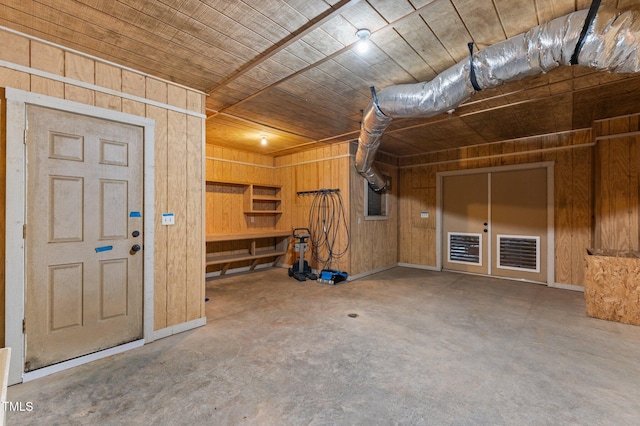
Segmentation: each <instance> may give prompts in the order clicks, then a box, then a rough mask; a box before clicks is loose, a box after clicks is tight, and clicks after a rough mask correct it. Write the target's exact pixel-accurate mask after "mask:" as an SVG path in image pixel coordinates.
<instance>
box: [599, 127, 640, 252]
mask: <svg viewBox="0 0 640 426" xmlns="http://www.w3.org/2000/svg"><path fill="white" fill-rule="evenodd" d="M639 117H640V116H639V115H631V116H625V117H619V118H615V119H610V120H602V121H597V122H595V123H594V132H595V135H596V180H595V193H596V203H595V211H596V223H595V225H596V226H595V234H594V245H595V248H600V249H609V250H623V251H638V250H640V231H639V229H640V224H639V221H640V211H639V210H640V205H639V203H638V199H639V192H640V185H639V179H640V170H639V169H640V134H639V132H640V124H639V122H640V119H639ZM616 135H619V136H616Z"/></svg>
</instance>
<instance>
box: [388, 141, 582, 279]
mask: <svg viewBox="0 0 640 426" xmlns="http://www.w3.org/2000/svg"><path fill="white" fill-rule="evenodd" d="M591 142H592V135H591V131H590V130H582V131H576V132H571V133H560V134H554V135H547V136H540V137H531V138H525V139H518V140H513V141H504V142H500V143H494V144H490V145H482V146H472V147H466V148H459V149H453V150H447V151H440V152H437V153H432V154H428V155H424V156H415V157H407V158H404V159H401V161H400V179H399V180H400V182H399V183H400V190H399V191H400V200H399V229H400V231H399V238H398V241H399V246H398V259H399V260H398V261H399V262H400V263H408V264H414V265H421V266H427V267H435V266H436V238H437V235H436V214H435V213H436V207H437V206H436V173H438V172H444V171H452V170H465V169H472V168H481V167H496V166H504V165H511V164H526V163H536V162H541V161H554V162H555V167H554V174H555V185H554V199H555V211H554V222H555V254H556V260H555V281H556V283H562V284H573V285H578V286H581V285H583V283H584V254H585V252H586V249H587V248H588V247H590V246H591V244H592V212H593V207H592V205H593V169H592V164H593V147H592V146H591ZM422 211H428V212H430V215H429V218H428V219H421V218H420V212H422Z"/></svg>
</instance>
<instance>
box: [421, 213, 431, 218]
mask: <svg viewBox="0 0 640 426" xmlns="http://www.w3.org/2000/svg"><path fill="white" fill-rule="evenodd" d="M420 218H421V219H428V218H429V212H420Z"/></svg>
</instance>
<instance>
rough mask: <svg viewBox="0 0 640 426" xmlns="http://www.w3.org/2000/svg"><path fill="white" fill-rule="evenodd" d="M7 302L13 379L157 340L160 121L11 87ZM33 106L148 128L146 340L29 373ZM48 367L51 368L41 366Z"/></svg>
mask: <svg viewBox="0 0 640 426" xmlns="http://www.w3.org/2000/svg"><path fill="white" fill-rule="evenodd" d="M5 99H6V115H7V119H6V135H7V137H6V143H7V147H6V154H7V158H6V162H7V167H6V169H7V176H6V191H7V192H6V194H7V195H6V207H5V208H6V238H5V245H6V256H5V267H6V274H5V276H6V282H5V294H6V306H5V346H7V347H11V348H12V350H11V364H10V370H9V384H16V383H20V382H22V381H27V380H33V379H35V378H37V377H41V376H43V375H46V374H51V373H53V372H55V371H60V370H63V369H66V368H71V367H73V366H76V365H81V364H84V363H86V362H90V361H93V360H95V359H99V358H103V357H106V356H110V355H113V354H114V353H118V352H122V351H124V350H128V349H132V348H133V347H137V346H141V345H143V344H145V343H150V342H152V341H153V339H154V333H153V306H154V305H153V283H154V268H153V261H154V250H153V248H154V217H155V214H154V206H155V190H154V156H155V155H154V141H155V121H154V120H152V119H149V118H145V117H138V116H135V115H132V114H127V113H123V112H120V111H113V110H109V109H104V108H99V107H95V106H91V105H85V104H81V103H78V102H72V101H68V100H64V99H59V98H54V97H50V96H45V95H40V94H37V93H32V92H26V91H23V90H18V89H13V88H6V89H5ZM28 105H36V106H42V107H47V108H53V109H57V110H60V111H65V112H70V113H74V114H80V115H85V116H89V117H95V118H100V119H105V120H112V121H116V122H120V123H123V124H130V125H134V126H139V127H142V128H143V129H144V136H143V138H144V141H143V169H144V175H143V194H144V195H143V208H144V214H143V230H144V234H143V235H144V245H145V246H146V250H144V255H143V301H142V305H143V337H142V339H140V340H137V341H134V342H131V343H127V344H125V345H121V346H117V347H115V348H111V349H106V350H104V351H100V352H97V353H95V354H90V355H86V356H85V357H80V358H75V359H73V360H71V361H66V362H63V363H60V364H55V365H54V366H52V367H45V368H43V369H40V370H36V371H34V372H32V373H27V374H25V373H24V359H25V339H24V333H23V327H22V321H23V319H24V315H25V297H24V294H25V284H26V283H25V280H26V264H25V240H24V237H23V229H24V224H25V221H26V217H27V206H26V201H27V200H26V195H27V181H26V174H27V163H26V161H27V159H26V149H25V148H26V145H25V130H26V111H27V106H28ZM41 370H46V371H41Z"/></svg>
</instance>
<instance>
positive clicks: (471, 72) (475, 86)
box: [467, 42, 482, 92]
mask: <svg viewBox="0 0 640 426" xmlns="http://www.w3.org/2000/svg"><path fill="white" fill-rule="evenodd" d="M467 46H469V65H470V66H469V80H471V85H472V86H473V89H474V90H475V91H476V92H479V91H481V90H482V87H480V85H479V84H478V79H476V70H475V68H474V67H473V42H470V43H467Z"/></svg>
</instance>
